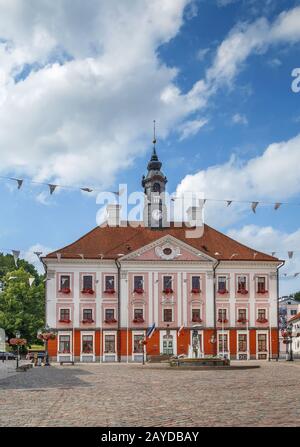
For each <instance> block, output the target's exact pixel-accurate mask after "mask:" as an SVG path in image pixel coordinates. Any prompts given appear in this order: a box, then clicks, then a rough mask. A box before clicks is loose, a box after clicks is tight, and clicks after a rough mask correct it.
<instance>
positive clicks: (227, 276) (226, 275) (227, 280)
mask: <svg viewBox="0 0 300 447" xmlns="http://www.w3.org/2000/svg"><path fill="white" fill-rule="evenodd" d="M219 278H226V282H225V287H226V290H227V291H228V293H229V280H230V276H229V274H226V273H220V274H218V275H217V284H216V289H217V293H218V291H219Z"/></svg>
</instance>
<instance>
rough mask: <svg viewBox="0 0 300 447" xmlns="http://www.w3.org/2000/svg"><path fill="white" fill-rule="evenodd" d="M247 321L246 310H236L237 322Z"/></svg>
mask: <svg viewBox="0 0 300 447" xmlns="http://www.w3.org/2000/svg"><path fill="white" fill-rule="evenodd" d="M246 320H247V310H246V309H239V310H238V322H240V323H243V322H246Z"/></svg>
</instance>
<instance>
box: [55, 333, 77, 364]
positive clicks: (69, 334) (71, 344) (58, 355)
mask: <svg viewBox="0 0 300 447" xmlns="http://www.w3.org/2000/svg"><path fill="white" fill-rule="evenodd" d="M61 335H68V336H69V337H70V354H63V353H60V352H59V338H60V336H61ZM57 341H58V343H57V362H60V359H61V358H63V357H67V356H70V360H73V331H58V333H57Z"/></svg>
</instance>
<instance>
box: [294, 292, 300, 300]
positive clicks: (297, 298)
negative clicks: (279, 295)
mask: <svg viewBox="0 0 300 447" xmlns="http://www.w3.org/2000/svg"><path fill="white" fill-rule="evenodd" d="M294 299H295V300H296V301H300V292H296V293H295V295H294Z"/></svg>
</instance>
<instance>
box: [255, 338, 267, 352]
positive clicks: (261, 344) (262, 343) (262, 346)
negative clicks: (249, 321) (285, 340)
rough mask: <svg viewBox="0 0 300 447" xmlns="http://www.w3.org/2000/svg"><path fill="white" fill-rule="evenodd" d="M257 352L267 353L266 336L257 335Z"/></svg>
mask: <svg viewBox="0 0 300 447" xmlns="http://www.w3.org/2000/svg"><path fill="white" fill-rule="evenodd" d="M257 341H258V352H267V335H266V334H258V336H257Z"/></svg>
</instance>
